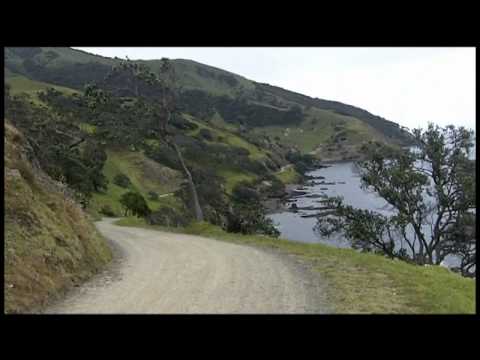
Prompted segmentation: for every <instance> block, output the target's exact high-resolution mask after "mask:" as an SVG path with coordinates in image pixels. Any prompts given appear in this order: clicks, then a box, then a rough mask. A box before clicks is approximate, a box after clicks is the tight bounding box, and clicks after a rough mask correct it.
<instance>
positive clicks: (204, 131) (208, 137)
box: [198, 128, 213, 141]
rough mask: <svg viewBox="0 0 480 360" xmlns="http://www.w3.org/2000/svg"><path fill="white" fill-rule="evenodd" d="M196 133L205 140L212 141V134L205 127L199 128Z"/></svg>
mask: <svg viewBox="0 0 480 360" xmlns="http://www.w3.org/2000/svg"><path fill="white" fill-rule="evenodd" d="M198 135H200V137H202V138H203V139H205V140H208V141H213V134H212V132H211V131H210V130H208V129H205V128H203V129H200V131H199V132H198Z"/></svg>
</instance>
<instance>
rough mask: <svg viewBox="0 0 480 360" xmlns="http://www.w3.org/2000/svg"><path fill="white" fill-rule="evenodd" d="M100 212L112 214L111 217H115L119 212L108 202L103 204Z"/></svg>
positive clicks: (106, 214) (107, 214)
mask: <svg viewBox="0 0 480 360" xmlns="http://www.w3.org/2000/svg"><path fill="white" fill-rule="evenodd" d="M100 214H103V215H105V216H110V217H115V216H117V214H115V212H114V211H113V209H112V207H111V206H110V205H108V204H106V205H103V206H102V207H101V209H100Z"/></svg>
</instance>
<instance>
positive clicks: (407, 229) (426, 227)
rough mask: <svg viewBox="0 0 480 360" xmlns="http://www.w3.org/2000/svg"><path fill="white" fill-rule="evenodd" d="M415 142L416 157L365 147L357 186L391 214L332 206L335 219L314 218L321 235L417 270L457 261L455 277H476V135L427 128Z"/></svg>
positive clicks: (340, 202)
mask: <svg viewBox="0 0 480 360" xmlns="http://www.w3.org/2000/svg"><path fill="white" fill-rule="evenodd" d="M413 135H414V137H415V139H416V142H417V144H418V148H417V149H416V151H413V152H412V151H409V150H398V149H393V148H388V147H386V146H384V145H382V144H379V143H370V144H368V145H366V146H365V147H364V151H365V152H366V153H367V154H368V159H367V160H366V161H364V162H363V163H360V164H359V167H360V172H361V181H362V186H363V188H365V189H370V190H373V191H374V192H376V193H377V194H378V195H380V196H381V197H382V198H383V199H385V201H386V202H387V203H388V204H389V205H390V206H391V208H392V210H393V213H394V215H391V216H387V215H384V214H380V213H377V212H374V211H370V210H362V209H355V208H353V207H352V206H349V205H345V204H344V203H343V200H342V199H341V198H332V199H330V206H332V207H334V208H335V212H334V213H333V214H329V215H325V216H322V215H321V214H319V217H318V223H317V225H316V228H317V230H318V231H319V232H320V233H321V234H323V235H330V234H332V233H334V232H340V231H343V232H344V233H345V236H346V237H347V238H348V239H349V240H351V242H352V245H353V247H355V248H360V249H362V250H365V251H376V252H380V253H383V254H386V255H388V256H390V257H392V258H395V257H396V258H400V259H403V260H407V261H410V262H414V263H416V264H420V265H423V264H436V265H438V264H441V263H442V261H444V260H445V258H446V257H447V256H448V255H455V256H457V257H459V258H460V266H459V269H458V270H459V271H461V273H462V274H463V275H465V276H474V274H475V259H476V244H475V231H474V229H475V213H476V193H475V161H474V160H471V159H469V157H468V155H469V153H470V151H471V149H472V147H473V142H474V134H473V131H470V130H467V129H465V128H463V127H460V128H455V127H454V126H453V125H450V126H447V127H446V128H440V127H439V126H434V125H433V124H429V125H428V128H427V129H426V130H421V129H416V130H414V131H413Z"/></svg>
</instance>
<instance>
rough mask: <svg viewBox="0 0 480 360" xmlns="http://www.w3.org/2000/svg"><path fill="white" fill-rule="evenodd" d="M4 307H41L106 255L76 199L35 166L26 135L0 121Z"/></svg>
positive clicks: (85, 275) (90, 271)
mask: <svg viewBox="0 0 480 360" xmlns="http://www.w3.org/2000/svg"><path fill="white" fill-rule="evenodd" d="M4 127H5V144H4V151H5V169H4V172H5V174H4V176H5V177H4V179H5V184H4V195H5V199H4V201H5V217H4V226H5V233H4V236H5V244H4V246H5V248H4V250H5V258H4V259H5V267H4V270H5V278H4V281H5V282H4V289H5V312H6V313H24V312H29V311H33V310H34V309H36V308H39V307H42V306H43V305H44V304H45V303H46V302H47V301H49V300H51V299H52V298H56V297H58V296H60V295H61V294H62V293H63V292H64V291H65V290H66V289H68V288H69V287H71V286H73V285H76V284H79V283H80V282H82V281H84V280H85V279H87V278H88V277H90V276H91V275H92V274H94V273H96V272H98V271H100V269H101V268H102V267H103V266H104V265H105V264H106V263H107V262H108V261H109V260H110V259H111V252H110V249H109V247H108V246H107V244H106V243H105V241H104V239H102V238H101V237H100V235H99V234H98V233H97V231H96V230H95V228H94V226H93V225H92V223H91V222H90V221H89V220H88V219H87V217H86V215H85V213H84V212H83V211H82V209H81V208H80V206H79V205H77V204H76V203H75V202H74V201H73V200H71V199H70V198H69V197H68V196H66V195H65V194H64V191H68V189H66V188H65V187H62V186H61V185H60V184H58V183H56V182H54V181H53V180H52V179H51V178H50V177H48V176H47V175H46V174H45V173H44V172H43V171H42V170H41V168H40V167H39V165H38V163H37V161H36V158H35V156H34V151H33V149H32V148H31V147H30V144H29V142H28V140H27V139H26V138H25V137H24V135H23V134H22V133H20V132H19V131H18V130H17V129H16V128H15V127H14V126H12V125H11V124H10V123H8V122H5V124H4Z"/></svg>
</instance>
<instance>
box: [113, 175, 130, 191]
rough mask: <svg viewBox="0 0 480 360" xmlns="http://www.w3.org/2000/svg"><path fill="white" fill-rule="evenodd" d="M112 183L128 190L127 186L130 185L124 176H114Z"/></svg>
mask: <svg viewBox="0 0 480 360" xmlns="http://www.w3.org/2000/svg"><path fill="white" fill-rule="evenodd" d="M113 183H114V184H115V185H118V186H120V187H123V188H128V187H129V186H131V185H132V183H131V182H130V179H129V178H128V176H127V175H125V174H117V175H115V177H114V178H113Z"/></svg>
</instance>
